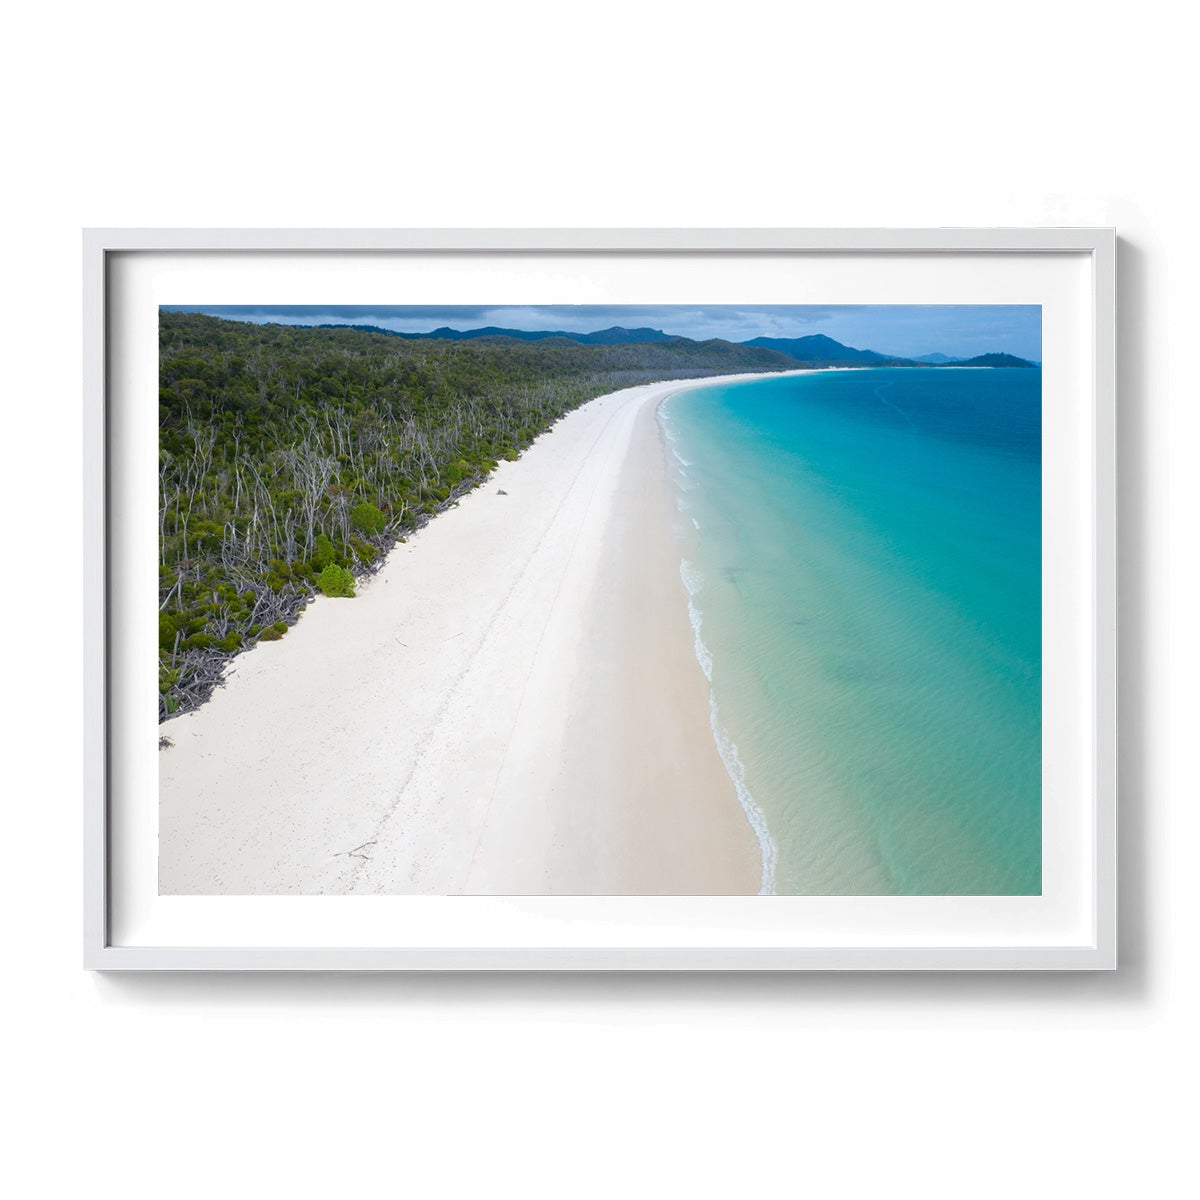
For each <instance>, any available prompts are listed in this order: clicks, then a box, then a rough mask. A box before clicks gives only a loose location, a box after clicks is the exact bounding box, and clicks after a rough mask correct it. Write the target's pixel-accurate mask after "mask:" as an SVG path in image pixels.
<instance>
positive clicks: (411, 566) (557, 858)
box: [159, 376, 762, 895]
mask: <svg viewBox="0 0 1200 1200" xmlns="http://www.w3.org/2000/svg"><path fill="white" fill-rule="evenodd" d="M734 378H739V377H736V376H723V377H720V379H721V381H724V382H727V381H729V380H731V379H734ZM709 382H715V380H689V381H682V382H680V381H677V382H672V383H660V384H650V385H646V386H643V387H637V388H630V389H626V390H623V391H620V392H615V393H612V394H610V395H608V396H603V397H600V398H598V399H596V400H593V401H591V402H589V403H587V404H585V405H583V406H582V407H580V408H579V409H577V410H575V411H574V412H572V413H570V414H568V415H567V416H566V417H564V418H563V419H562V420H560V421H559V422H558V423H557V424H556V425H555V426H554V427H553V428H552V429H551V430H550V431H548V432H547V433H545V434H543V435H542V436H541V437H540V438H538V439H537V441H536V442H535V443H534V444H533V445H532V446H531V447H530V448H529V449H528V450H527V451H526V452H525V453H524V454H523V455H522V456H521V458H520V459H519V460H518V461H516V462H513V463H508V462H503V463H501V464H500V466H499V467H498V469H497V470H496V471H495V472H493V474H492V475H491V476H490V477H489V478H488V479H487V480H486V481H484V483H483V484H482V485H481V486H480V487H479V488H477V489H476V490H475V491H473V492H471V493H470V494H468V495H466V496H465V497H463V498H462V499H461V500H460V501H459V503H458V504H457V505H456V506H454V507H453V508H451V509H450V510H448V511H447V512H445V513H443V514H441V515H439V516H438V517H436V518H435V519H434V520H432V521H431V522H430V523H429V524H428V525H427V526H425V528H423V529H422V530H420V531H419V532H417V533H415V534H413V535H411V536H410V537H409V539H408V541H407V542H406V543H403V544H399V545H397V546H396V547H395V549H394V550H393V551H392V552H391V553H390V555H389V556H388V559H387V561H386V563H385V564H384V566H383V567H382V568H381V569H380V570H379V571H378V572H377V573H376V574H375V575H374V576H373V577H371V578H370V579H366V580H360V581H359V594H358V596H357V597H356V598H354V599H353V600H339V599H329V598H326V597H318V598H317V599H315V600H314V601H313V602H312V603H311V604H310V605H309V607H308V610H307V611H306V612H305V613H304V615H303V616H302V617H301V619H300V620H299V622H298V623H297V624H296V625H295V626H294V627H293V628H292V629H291V630H289V632H288V633H287V635H286V637H284V638H283V639H282V640H281V641H279V642H274V643H263V644H260V645H258V646H256V647H255V648H254V649H253V650H251V651H249V652H247V653H245V654H243V655H240V656H238V657H237V658H236V659H234V660H233V661H232V662H231V664H230V666H229V668H228V669H227V672H226V682H225V685H224V686H223V687H222V688H219V689H218V690H217V691H216V692H215V694H214V695H213V697H212V698H211V700H210V701H209V702H208V703H206V704H205V705H203V706H202V707H201V708H200V709H198V710H197V711H195V712H193V713H189V714H187V715H185V716H181V717H178V718H176V719H174V720H171V721H169V722H167V723H166V724H165V725H164V726H162V727H161V732H162V733H163V734H164V735H165V736H166V737H168V738H169V739H170V741H171V743H172V744H171V745H170V746H169V747H167V748H165V749H163V750H161V752H160V754H159V764H160V830H159V835H160V836H159V885H160V891H161V892H162V893H163V894H172V895H179V894H232V895H248V894H327V895H337V894H353V893H362V894H429V895H464V894H465V895H470V894H487V895H573V894H574V895H655V894H658V895H704V894H717V895H729V894H754V893H756V892H758V891H759V888H760V884H761V880H762V856H761V853H760V849H759V843H758V840H757V838H756V836H755V834H754V831H753V830H752V828H751V825H750V823H749V821H748V819H747V816H746V813H745V812H744V811H743V809H742V807H741V804H740V803H739V800H738V795H737V792H736V790H735V787H734V785H733V782H732V780H731V779H730V777H729V774H728V772H727V771H726V768H725V765H724V763H723V761H722V759H721V756H720V753H719V752H718V749H717V744H716V742H715V740H714V736H713V730H712V727H711V725H710V708H709V689H708V682H707V680H706V679H705V676H704V673H703V671H702V670H701V667H700V665H699V663H698V662H697V659H696V655H695V649H694V635H693V631H692V628H691V626H690V623H689V618H688V594H687V591H686V589H685V587H684V584H683V581H682V579H681V576H680V550H679V545H678V540H677V531H676V528H675V525H676V522H677V521H678V520H679V516H678V512H677V509H676V503H675V494H674V492H673V490H672V488H673V485H672V483H671V481H670V479H669V478H668V473H667V467H666V459H665V450H664V445H663V440H662V435H661V432H660V429H659V426H658V424H657V422H656V420H655V413H656V409H657V406H658V404H659V403H660V402H661V401H662V400H663V399H665V398H666V397H668V396H670V395H672V394H674V393H677V392H679V391H681V390H683V389H684V388H688V387H695V386H698V385H701V384H705V383H709Z"/></svg>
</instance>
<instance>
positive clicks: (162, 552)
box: [159, 312, 796, 720]
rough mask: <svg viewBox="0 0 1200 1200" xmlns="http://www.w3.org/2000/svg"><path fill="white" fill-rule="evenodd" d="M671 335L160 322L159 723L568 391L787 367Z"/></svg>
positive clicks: (724, 345)
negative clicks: (449, 332) (540, 335)
mask: <svg viewBox="0 0 1200 1200" xmlns="http://www.w3.org/2000/svg"><path fill="white" fill-rule="evenodd" d="M795 365H796V364H795V362H794V361H793V360H791V359H789V358H787V357H786V356H784V355H782V354H779V353H777V352H776V351H773V350H770V349H763V348H755V347H750V346H738V345H733V344H731V343H729V342H722V341H710V342H693V341H689V340H687V339H677V340H671V341H669V342H655V343H646V344H636V345H635V344H628V345H583V344H580V343H578V342H575V341H569V340H566V339H561V338H548V339H543V340H539V341H517V340H514V339H509V338H480V339H475V340H471V341H445V340H407V339H402V338H396V337H392V336H388V335H386V334H381V333H372V332H368V331H364V330H360V329H349V328H296V327H287V326H276V325H265V326H264V325H251V324H244V323H241V322H234V321H225V320H220V319H218V318H215V317H207V316H200V315H197V314H185V313H171V312H162V313H161V314H160V321H159V693H160V702H159V716H160V719H163V720H165V719H166V718H167V717H169V716H171V715H172V714H174V713H179V712H185V711H187V710H188V709H191V708H194V707H195V706H196V705H198V704H200V703H201V702H203V700H204V699H206V698H207V696H208V695H209V694H210V692H211V691H212V688H213V686H214V685H215V684H216V683H217V682H218V681H219V679H220V676H221V672H222V670H223V668H224V665H225V662H226V661H227V660H228V658H229V657H230V656H232V655H234V654H236V653H238V652H239V651H240V650H242V649H245V648H246V647H248V646H250V645H252V644H253V643H254V642H256V641H268V640H274V639H277V638H279V637H282V636H283V635H284V634H285V633H286V632H287V630H288V628H289V626H290V625H291V624H293V623H294V622H295V620H296V618H297V616H298V615H299V613H300V612H301V611H302V610H303V608H304V606H305V604H306V603H307V602H308V600H309V599H311V597H312V596H313V595H314V594H315V593H316V591H317V590H318V589H319V590H321V591H323V592H324V593H325V594H327V595H332V596H353V595H354V577H355V576H356V575H362V574H364V573H367V572H370V571H372V570H374V569H375V568H376V567H377V566H378V564H379V562H380V560H381V558H382V556H383V555H384V554H385V553H386V552H387V550H388V549H389V548H390V547H391V546H392V545H393V544H394V543H395V542H396V541H397V539H402V538H403V537H404V536H405V535H406V534H407V533H409V532H411V531H412V530H414V529H416V528H418V527H419V526H420V525H421V524H423V523H424V522H425V521H426V520H428V519H429V518H430V517H431V516H432V515H433V514H435V513H437V512H439V511H441V510H442V509H444V508H445V507H447V506H448V505H450V504H452V503H454V501H455V500H456V499H457V498H458V497H459V496H461V495H463V494H464V493H466V492H467V491H469V490H470V489H471V488H474V487H478V486H479V484H480V483H481V482H482V481H483V480H484V479H485V478H486V477H487V475H488V473H489V472H490V471H492V470H493V469H494V468H495V467H496V465H497V462H498V461H499V460H500V459H510V460H511V459H515V458H516V457H517V456H518V455H519V454H520V452H521V451H522V450H523V449H524V448H525V447H526V446H528V445H529V443H530V442H531V441H532V440H533V439H534V438H535V437H537V435H538V434H539V433H542V432H543V431H544V430H546V429H548V428H549V427H550V426H551V425H553V424H554V422H555V421H557V420H558V419H559V418H560V417H561V416H563V414H565V413H566V412H568V411H570V410H571V409H573V408H575V407H577V406H578V405H579V404H581V403H583V402H584V401H585V400H588V399H591V398H592V397H594V396H598V395H601V394H603V393H604V392H608V391H612V390H613V389H615V388H619V387H627V386H630V385H633V384H637V383H644V382H648V381H650V380H657V379H678V378H689V377H696V376H700V375H716V374H722V373H727V372H735V371H772V370H782V369H786V368H788V367H792V366H795Z"/></svg>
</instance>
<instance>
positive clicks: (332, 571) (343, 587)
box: [317, 563, 354, 597]
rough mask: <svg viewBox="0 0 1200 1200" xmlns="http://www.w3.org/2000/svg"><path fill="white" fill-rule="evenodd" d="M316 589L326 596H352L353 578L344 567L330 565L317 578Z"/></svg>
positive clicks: (334, 564)
mask: <svg viewBox="0 0 1200 1200" xmlns="http://www.w3.org/2000/svg"><path fill="white" fill-rule="evenodd" d="M317 587H319V588H320V589H321V591H323V592H324V593H325V595H327V596H347V597H348V596H353V595H354V576H353V575H351V574H350V572H349V571H347V570H346V568H345V567H339V566H338V565H337V564H336V563H330V564H329V565H328V566H327V567H326V568H325V569H324V570H323V571H322V572H321V574H320V575H318V576H317Z"/></svg>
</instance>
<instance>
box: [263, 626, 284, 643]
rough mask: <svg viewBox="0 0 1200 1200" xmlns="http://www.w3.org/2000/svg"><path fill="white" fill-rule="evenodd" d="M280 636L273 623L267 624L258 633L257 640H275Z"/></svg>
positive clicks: (281, 635)
mask: <svg viewBox="0 0 1200 1200" xmlns="http://www.w3.org/2000/svg"><path fill="white" fill-rule="evenodd" d="M281 637H283V634H282V633H280V632H279V630H278V629H276V628H275V626H274V625H268V626H267V627H266V629H264V630H263V631H262V633H260V634H259V635H258V640H259V641H260V642H277V641H279V639H280V638H281Z"/></svg>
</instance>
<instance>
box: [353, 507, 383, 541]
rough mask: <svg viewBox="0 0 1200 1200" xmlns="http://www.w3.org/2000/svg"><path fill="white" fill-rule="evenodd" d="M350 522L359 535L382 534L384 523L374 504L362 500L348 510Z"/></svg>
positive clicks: (381, 514)
mask: <svg viewBox="0 0 1200 1200" xmlns="http://www.w3.org/2000/svg"><path fill="white" fill-rule="evenodd" d="M350 522H351V524H352V525H353V526H354V528H355V529H357V530H358V532H359V533H365V534H376V533H382V532H383V528H384V525H385V524H386V521H385V519H384V515H383V513H382V512H380V510H379V509H378V508H376V507H375V505H374V504H369V503H368V502H367V501H366V500H364V501H363V502H362V503H361V504H356V505H355V506H354V507H353V508H352V509H351V510H350Z"/></svg>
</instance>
